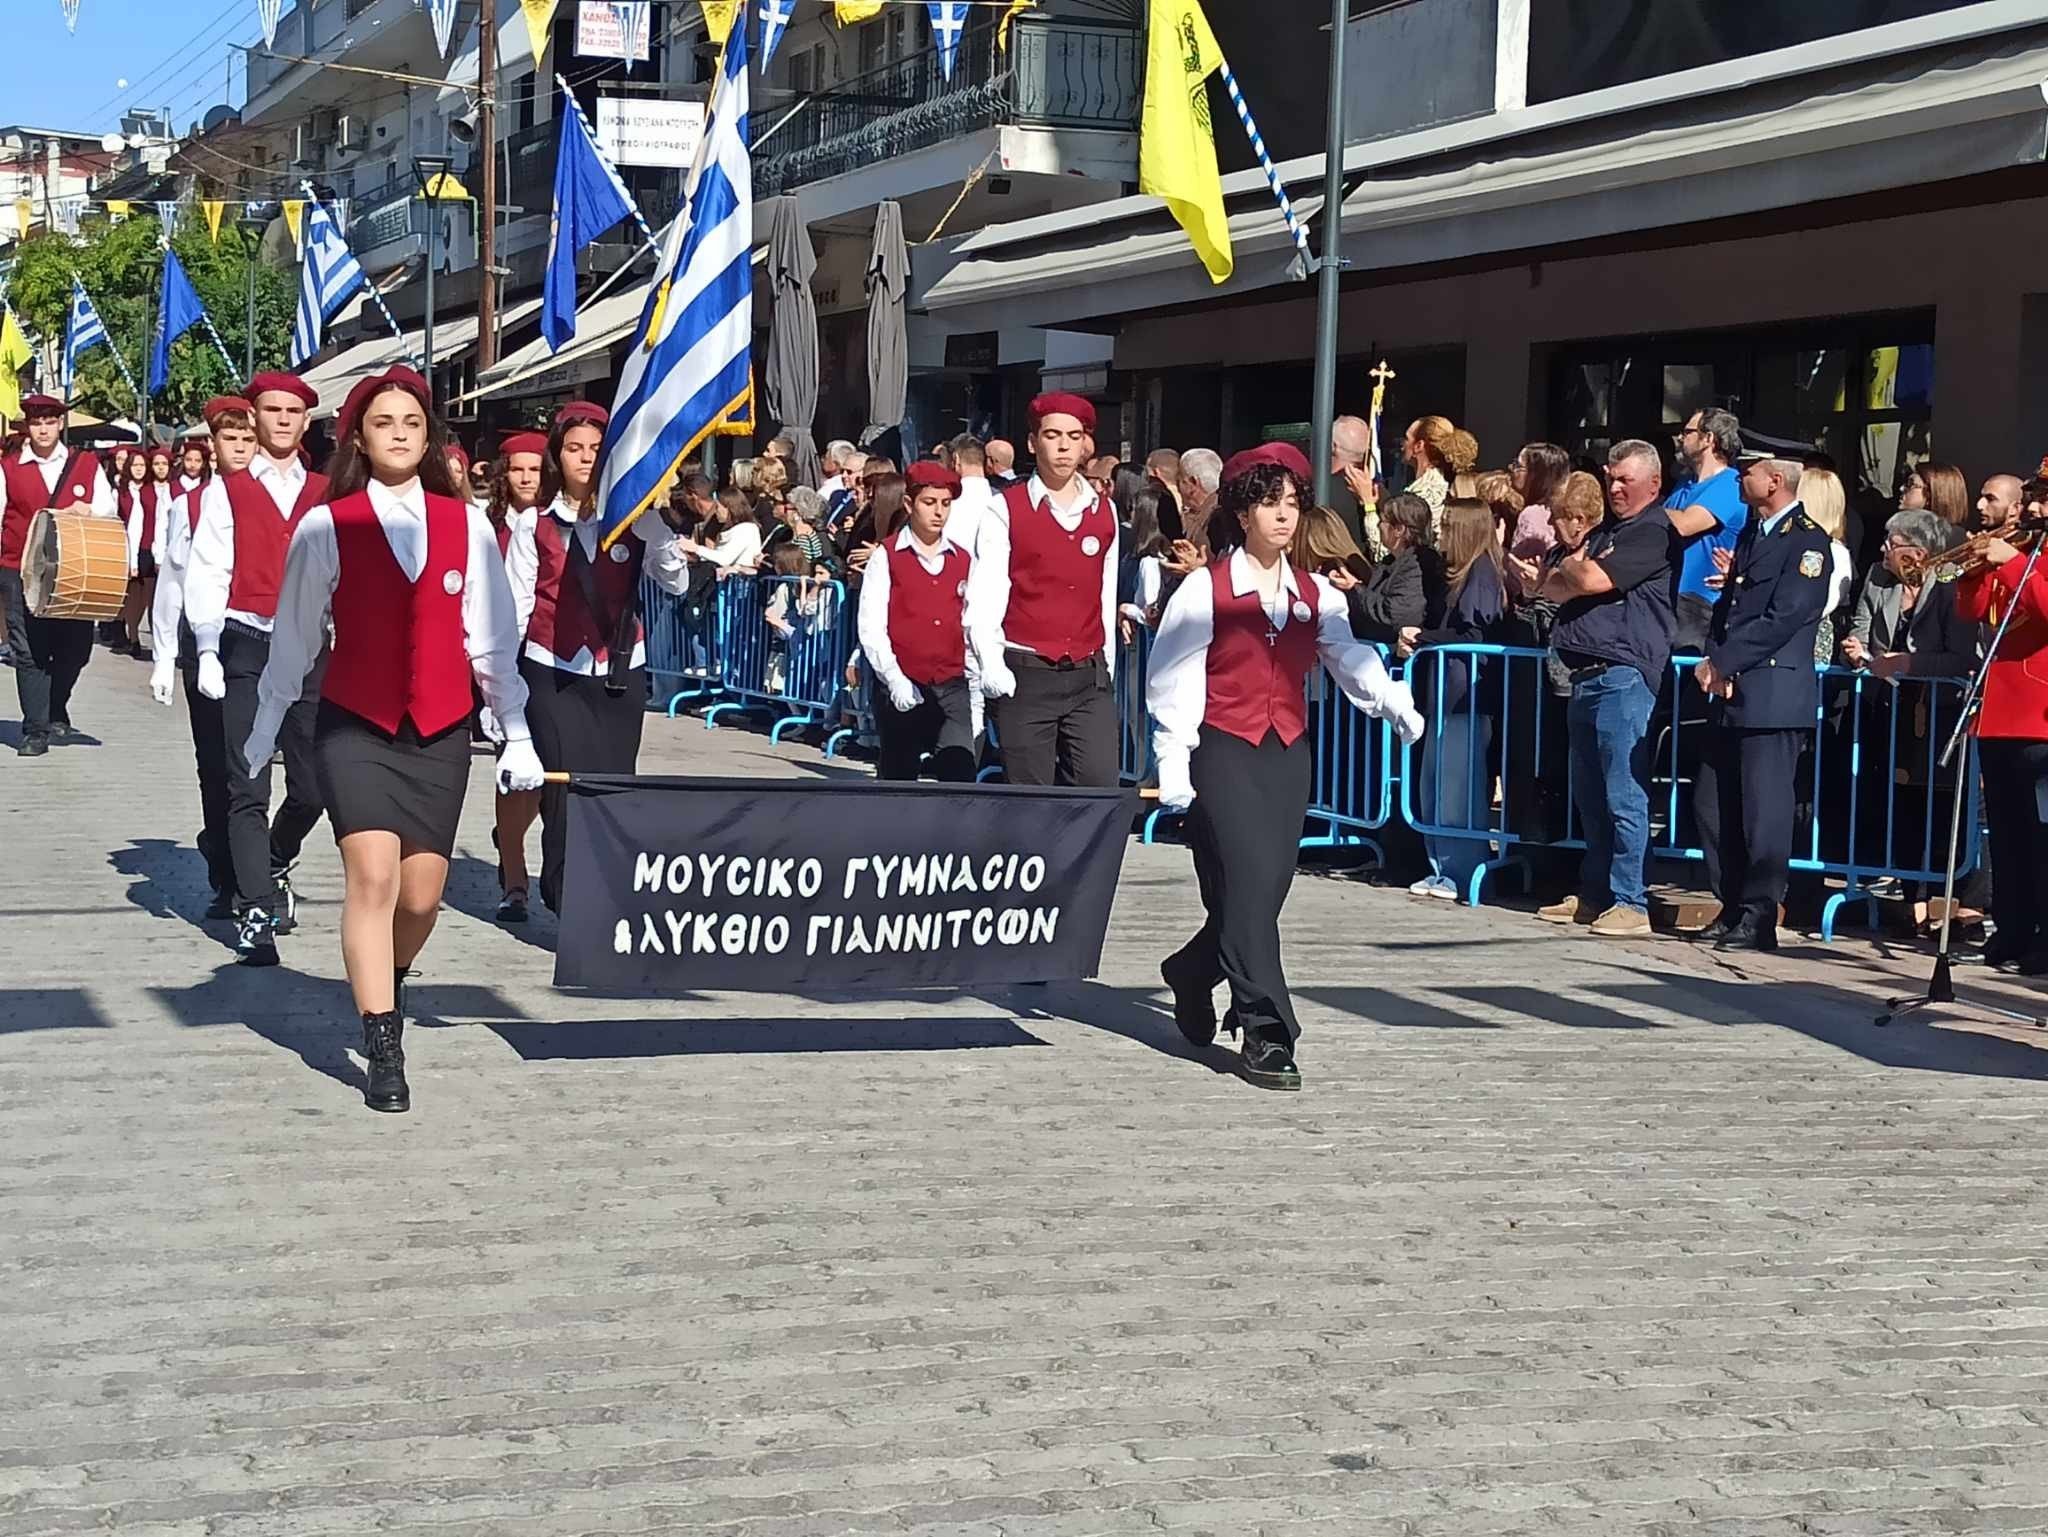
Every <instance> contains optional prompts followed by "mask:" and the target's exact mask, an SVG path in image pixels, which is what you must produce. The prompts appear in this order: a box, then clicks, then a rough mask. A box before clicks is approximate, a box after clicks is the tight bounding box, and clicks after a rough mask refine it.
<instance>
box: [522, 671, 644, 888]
mask: <svg viewBox="0 0 2048 1537" xmlns="http://www.w3.org/2000/svg"><path fill="white" fill-rule="evenodd" d="M519 676H520V677H522V678H524V679H525V680H526V724H527V727H528V728H529V729H530V730H531V731H532V732H533V750H534V752H536V753H537V754H539V756H540V761H541V767H543V768H545V769H547V770H548V771H549V772H551V773H566V774H630V773H632V772H633V770H634V769H635V768H636V767H638V766H639V763H640V730H641V727H642V726H643V725H645V724H646V720H647V670H646V669H645V668H644V667H636V668H634V669H633V670H632V671H631V672H629V673H627V674H626V677H625V685H626V689H625V692H624V693H622V694H613V693H609V692H607V691H606V689H605V686H604V679H603V678H593V677H589V676H586V675H585V674H583V673H576V672H564V671H563V670H562V669H561V668H559V667H549V666H547V665H546V664H545V663H542V662H536V661H534V660H533V659H532V658H531V657H521V658H520V660H519ZM568 850H569V789H568V786H566V785H545V786H543V787H542V789H541V792H540V899H541V900H542V901H543V902H545V903H547V905H548V910H549V911H550V912H556V913H559V912H560V911H561V910H562V871H563V868H564V859H565V856H566V855H567V853H568Z"/></svg>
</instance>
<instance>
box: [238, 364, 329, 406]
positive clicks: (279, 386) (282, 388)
mask: <svg viewBox="0 0 2048 1537" xmlns="http://www.w3.org/2000/svg"><path fill="white" fill-rule="evenodd" d="M273 391H274V392H275V393H277V394H279V395H290V396H293V397H295V398H296V399H298V400H301V401H304V402H305V406H306V409H307V410H308V411H310V410H312V409H313V407H315V406H317V405H319V404H320V397H319V395H318V394H316V393H315V392H314V389H313V386H312V385H310V384H308V383H307V382H306V381H305V380H304V379H301V378H300V377H299V376H298V375H297V374H287V373H267V374H258V375H257V376H256V377H255V378H253V379H251V380H250V381H249V388H248V389H247V390H245V391H243V393H244V394H246V395H247V396H248V397H249V399H251V400H255V399H256V398H257V397H258V396H262V395H268V394H271V393H272V392H273Z"/></svg>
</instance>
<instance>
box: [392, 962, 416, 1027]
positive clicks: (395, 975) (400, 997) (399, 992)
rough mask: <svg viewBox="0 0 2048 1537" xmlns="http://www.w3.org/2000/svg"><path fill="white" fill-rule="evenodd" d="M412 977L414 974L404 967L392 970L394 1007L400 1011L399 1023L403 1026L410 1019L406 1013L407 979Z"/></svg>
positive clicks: (396, 967) (395, 967)
mask: <svg viewBox="0 0 2048 1537" xmlns="http://www.w3.org/2000/svg"><path fill="white" fill-rule="evenodd" d="M411 975H412V972H411V971H410V970H408V969H407V968H406V967H404V966H394V967H393V968H392V970H391V997H392V999H393V1003H392V1007H393V1008H395V1009H396V1010H397V1011H398V1022H399V1023H400V1024H401V1025H402V1024H404V1023H405V1021H406V1019H407V1017H408V1016H407V1014H406V1012H405V979H406V978H407V977H409V976H411Z"/></svg>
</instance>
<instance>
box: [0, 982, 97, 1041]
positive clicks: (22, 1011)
mask: <svg viewBox="0 0 2048 1537" xmlns="http://www.w3.org/2000/svg"><path fill="white" fill-rule="evenodd" d="M112 1028H113V1021H111V1020H109V1019H108V1018H107V1016H106V1015H104V1014H102V1013H101V1012H100V1011H99V1006H98V1005H97V1004H95V1003H94V1002H93V1001H92V998H91V997H90V996H89V995H88V994H87V993H86V991H85V989H84V988H82V987H5V988H0V1035H18V1034H21V1033H23V1032H25V1031H29V1030H111V1029H112Z"/></svg>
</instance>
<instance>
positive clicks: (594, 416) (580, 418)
mask: <svg viewBox="0 0 2048 1537" xmlns="http://www.w3.org/2000/svg"><path fill="white" fill-rule="evenodd" d="M611 419H612V417H611V413H610V412H609V411H607V410H605V408H604V407H603V406H601V405H599V404H598V403H597V402H596V401H594V400H572V401H570V402H569V403H568V404H567V405H566V406H564V407H562V409H561V410H559V411H557V412H556V413H555V425H556V426H557V427H575V426H578V425H580V424H584V423H587V424H589V425H590V426H592V427H604V426H606V425H608V424H609V423H610V422H611Z"/></svg>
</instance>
